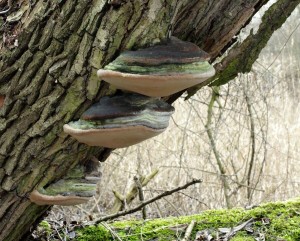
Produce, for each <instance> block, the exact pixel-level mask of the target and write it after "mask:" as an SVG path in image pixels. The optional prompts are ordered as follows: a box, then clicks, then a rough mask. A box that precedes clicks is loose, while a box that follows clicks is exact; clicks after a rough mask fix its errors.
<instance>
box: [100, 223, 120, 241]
mask: <svg viewBox="0 0 300 241" xmlns="http://www.w3.org/2000/svg"><path fill="white" fill-rule="evenodd" d="M101 224H102V225H103V227H104V228H106V229H107V230H108V231H109V232H110V233H111V235H112V236H113V237H115V238H116V239H117V240H118V241H122V239H121V238H120V237H119V235H118V234H117V233H116V232H115V231H114V230H113V229H112V228H111V227H109V225H107V224H106V223H101Z"/></svg>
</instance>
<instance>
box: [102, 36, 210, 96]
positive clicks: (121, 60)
mask: <svg viewBox="0 0 300 241" xmlns="http://www.w3.org/2000/svg"><path fill="white" fill-rule="evenodd" d="M208 59H209V56H208V54H207V53H206V52H204V51H203V50H201V49H200V48H199V47H198V46H197V45H195V44H193V43H190V42H184V41H181V40H179V39H177V38H175V37H171V38H170V40H169V41H167V42H165V43H161V44H159V45H155V46H152V47H149V48H145V49H140V50H137V51H125V52H123V53H122V54H121V55H120V56H119V57H118V58H117V59H116V60H115V61H113V62H112V63H110V64H108V65H107V66H105V67H104V69H100V70H98V72H97V74H98V76H99V77H100V78H101V79H103V80H104V81H106V82H108V83H110V84H112V85H115V86H116V87H117V88H120V89H124V90H129V91H133V92H136V93H140V94H143V95H147V96H153V97H160V96H168V95H171V94H174V93H176V92H178V91H181V90H183V89H186V88H189V87H191V86H194V85H197V84H199V83H202V82H203V81H205V80H207V79H208V78H210V77H212V76H214V74H215V70H214V68H213V67H212V66H211V65H210V64H209V63H208Z"/></svg>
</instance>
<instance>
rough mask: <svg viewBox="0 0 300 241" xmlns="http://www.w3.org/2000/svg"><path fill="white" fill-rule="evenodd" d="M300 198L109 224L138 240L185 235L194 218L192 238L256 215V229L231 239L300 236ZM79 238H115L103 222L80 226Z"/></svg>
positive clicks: (120, 233)
mask: <svg viewBox="0 0 300 241" xmlns="http://www.w3.org/2000/svg"><path fill="white" fill-rule="evenodd" d="M299 213H300V199H296V200H292V201H289V202H276V203H268V204H263V205H261V206H259V207H256V208H254V209H251V210H244V209H241V208H237V209H231V210H209V211H205V212H203V213H201V214H197V215H192V216H186V217H173V218H164V219H154V220H147V221H135V220H130V221H117V222H113V223H110V224H108V225H109V226H110V228H111V229H112V230H114V232H115V233H116V234H117V235H118V236H119V237H120V238H121V239H122V240H124V241H125V240H126V241H137V240H157V241H158V240H161V241H167V240H180V239H182V238H183V236H184V233H185V229H184V228H182V224H185V225H186V226H187V225H188V224H189V223H190V222H191V221H192V220H195V221H197V224H196V226H195V227H194V229H193V233H192V236H191V240H194V239H195V236H196V233H197V232H198V231H201V230H207V229H209V230H210V231H212V234H215V233H216V232H217V231H218V228H232V227H236V226H238V225H239V224H241V223H243V222H245V221H247V220H249V219H250V218H254V223H253V225H252V226H251V227H252V229H253V231H254V233H247V232H246V231H245V230H241V231H238V232H237V233H236V235H235V236H234V237H233V238H232V239H231V240H232V241H242V240H243V241H254V240H255V237H257V236H255V235H257V234H259V233H261V234H263V235H265V238H266V240H268V241H273V240H274V241H275V240H286V241H297V240H300V215H299ZM77 234H78V236H77V239H76V240H80V241H81V240H85V241H89V240H91V241H96V240H97V241H98V240H99V241H102V240H114V239H113V237H112V236H111V234H110V232H109V231H108V230H106V229H105V228H104V227H103V226H101V225H100V226H90V227H87V228H83V229H80V230H77Z"/></svg>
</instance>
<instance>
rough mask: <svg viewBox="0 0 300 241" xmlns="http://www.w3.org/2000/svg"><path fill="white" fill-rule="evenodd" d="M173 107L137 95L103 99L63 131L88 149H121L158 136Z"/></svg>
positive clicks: (155, 99)
mask: <svg viewBox="0 0 300 241" xmlns="http://www.w3.org/2000/svg"><path fill="white" fill-rule="evenodd" d="M173 112H174V108H173V107H172V106H171V105H169V104H167V103H166V102H164V101H162V100H160V99H157V98H150V97H147V96H143V95H139V94H124V95H120V96H114V97H107V96H106V97H103V98H102V99H100V101H99V102H98V103H96V104H94V105H93V106H92V107H91V108H90V109H88V110H87V111H86V112H84V113H83V114H82V116H81V118H80V119H79V120H78V121H75V122H70V123H68V124H66V125H64V131H65V132H66V133H68V134H70V135H71V136H73V137H74V138H75V139H77V140H78V141H79V142H83V143H85V144H87V145H90V146H102V147H108V148H122V147H127V146H131V145H134V144H136V143H139V142H141V141H144V140H146V139H148V138H151V137H154V136H156V135H158V134H160V133H162V132H163V131H164V130H165V129H166V128H167V127H168V125H169V119H170V116H171V115H172V113H173Z"/></svg>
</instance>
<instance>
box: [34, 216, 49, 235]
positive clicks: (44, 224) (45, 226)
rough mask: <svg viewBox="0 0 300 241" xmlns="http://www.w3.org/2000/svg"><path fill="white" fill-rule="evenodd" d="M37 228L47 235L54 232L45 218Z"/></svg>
mask: <svg viewBox="0 0 300 241" xmlns="http://www.w3.org/2000/svg"><path fill="white" fill-rule="evenodd" d="M37 229H38V231H39V232H42V233H45V234H46V235H47V236H48V235H50V234H51V233H52V230H51V225H50V224H49V223H48V222H47V221H45V220H43V221H42V222H40V223H39V225H38V227H37Z"/></svg>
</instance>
